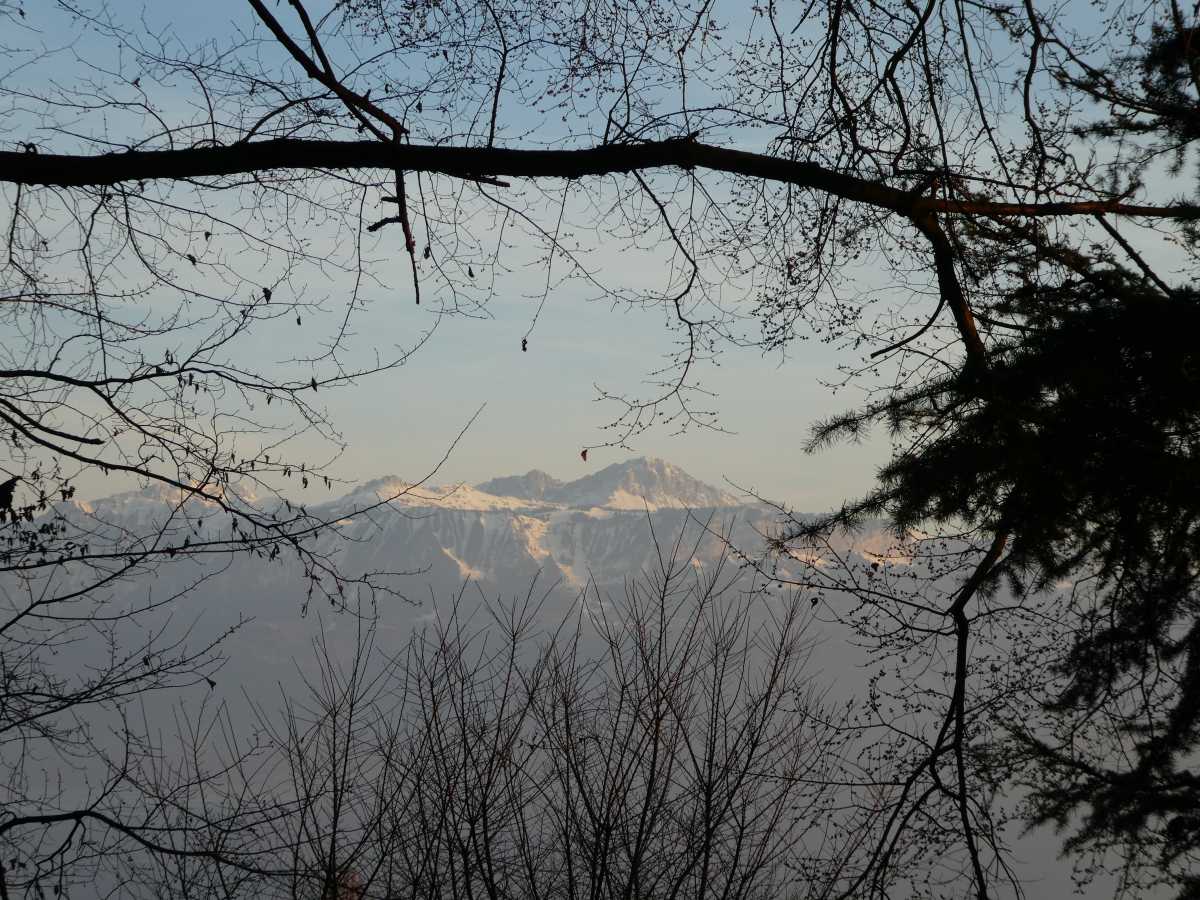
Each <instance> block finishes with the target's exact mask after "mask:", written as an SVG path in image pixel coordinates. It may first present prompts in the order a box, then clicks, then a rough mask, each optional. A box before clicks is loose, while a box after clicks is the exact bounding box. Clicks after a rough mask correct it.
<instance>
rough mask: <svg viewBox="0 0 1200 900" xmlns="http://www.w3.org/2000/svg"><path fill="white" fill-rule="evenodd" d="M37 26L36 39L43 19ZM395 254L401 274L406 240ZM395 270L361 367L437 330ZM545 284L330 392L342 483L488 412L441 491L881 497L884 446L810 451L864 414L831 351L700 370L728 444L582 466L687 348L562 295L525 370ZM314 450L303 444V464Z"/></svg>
mask: <svg viewBox="0 0 1200 900" xmlns="http://www.w3.org/2000/svg"><path fill="white" fill-rule="evenodd" d="M125 7H127V8H128V9H129V13H130V16H131V17H132V16H135V15H137V16H141V17H144V20H145V22H146V23H147V27H148V30H149V31H150V32H160V33H174V34H175V35H177V36H178V37H179V38H180V39H181V40H182V41H184V42H185V43H190V44H197V43H201V42H203V41H204V40H205V39H207V38H210V37H211V38H213V39H217V40H223V39H227V38H228V37H229V36H230V35H231V34H233V33H234V32H235V31H236V30H239V29H247V28H249V26H250V24H251V22H252V19H251V13H250V10H249V7H248V5H247V4H246V3H245V2H244V0H210V2H205V3H182V2H171V3H154V4H141V3H132V2H130V3H124V2H122V3H116V4H112V5H111V6H110V9H111V10H112V11H113V12H114V13H118V14H122V15H123V8H125ZM31 22H33V23H34V24H35V25H36V24H37V16H36V12H35V14H34V16H33V17H32V18H31ZM65 39H66V36H65V35H64V34H62V33H60V32H58V31H53V30H52V31H50V32H47V33H46V40H47V43H51V44H52V43H53V42H54V41H55V40H65ZM74 40H75V50H76V52H78V54H79V56H80V57H81V58H84V59H88V60H89V61H102V62H103V64H104V65H106V67H107V66H111V67H112V68H114V69H115V68H116V67H117V66H116V63H117V61H116V59H115V58H112V57H111V51H104V50H101V48H102V47H103V46H104V44H105V42H104V41H103V40H102V39H98V38H96V37H95V36H94V35H90V34H88V33H87V32H82V33H80V34H78V35H76V37H75V38H74ZM105 57H109V58H108V59H106V58H105ZM70 58H71V54H64V55H62V56H59V57H57V58H56V61H55V63H54V69H53V70H51V72H50V73H49V74H50V76H51V77H54V78H56V79H59V80H61V81H62V82H63V83H64V85H66V86H70V81H69V79H71V78H72V77H79V76H78V72H79V71H80V70H79V69H78V68H76V65H72V64H70ZM126 62H127V61H126ZM181 89H182V88H181ZM160 99H161V98H160ZM391 240H392V242H393V243H394V244H395V245H396V254H397V256H399V254H400V253H402V249H401V247H400V238H399V235H398V234H396V235H393V236H392V237H391ZM667 259H668V258H667V257H665V256H664V258H663V261H662V263H661V265H662V266H665V265H666V264H667ZM588 260H589V263H591V264H593V265H600V266H601V268H611V269H613V270H614V272H615V274H614V275H613V277H611V278H610V281H612V282H614V283H615V284H617V285H625V286H628V285H629V283H630V282H637V281H643V282H645V283H647V284H653V283H655V282H656V281H658V280H659V278H660V273H658V272H656V271H655V266H656V260H655V257H654V255H653V254H649V255H644V256H643V257H642V258H641V259H640V260H637V261H632V260H630V259H628V258H625V257H622V256H617V255H614V254H607V257H606V256H605V254H604V253H603V252H602V253H600V254H596V255H592V256H590V257H589V258H588ZM560 266H561V264H560ZM387 268H388V269H390V270H391V271H389V272H388V277H387V279H386V280H387V281H388V282H390V285H391V288H390V289H388V290H381V289H378V288H375V287H371V286H368V287H367V288H366V289H365V296H367V297H369V298H371V299H372V302H373V305H372V309H371V310H370V312H369V313H368V314H367V315H362V316H360V317H359V318H358V319H357V320H356V331H357V332H358V334H359V336H360V338H359V339H356V340H357V342H358V343H357V345H358V346H359V347H360V348H362V350H363V351H366V349H367V347H368V346H370V345H374V346H378V347H381V348H383V349H384V350H385V352H386V350H387V348H389V347H391V346H394V345H407V344H410V343H411V342H412V341H413V339H414V336H415V335H417V334H419V333H420V332H421V331H423V330H424V329H427V328H428V327H429V326H430V324H431V323H432V322H433V321H434V315H433V313H432V311H431V309H430V306H431V305H433V304H431V303H430V302H429V299H431V298H427V302H426V304H425V305H424V306H421V307H417V306H415V305H414V304H413V302H412V298H411V285H410V283H409V281H408V276H407V273H406V271H405V266H403V265H393V266H388V267H387ZM560 270H561V269H560ZM544 278H545V274H544V269H541V268H538V267H536V266H535V267H531V268H529V269H519V270H518V272H517V274H514V275H510V276H509V277H508V279H507V280H506V281H505V282H504V283H503V286H502V289H501V293H500V294H499V296H497V297H496V298H493V299H492V300H491V301H490V302H489V305H488V307H487V313H488V315H489V316H490V318H476V319H470V318H444V319H443V320H442V321H441V322H440V323H439V326H438V328H437V331H436V333H435V335H434V336H433V339H432V340H431V341H430V343H429V344H427V345H426V346H425V347H424V348H423V349H422V350H421V351H420V352H419V353H418V354H417V355H416V356H415V357H414V358H413V359H412V360H411V361H410V362H409V363H408V364H407V365H406V366H405V367H403V368H402V369H400V370H398V371H393V372H389V373H384V374H382V375H379V376H374V377H371V378H367V379H364V380H362V381H361V382H360V383H359V384H357V385H353V386H347V387H342V388H339V389H331V390H327V391H323V392H322V393H321V394H320V395H319V401H320V403H321V405H323V406H324V407H325V408H326V409H327V410H328V412H329V415H330V419H331V421H332V422H333V424H334V425H335V426H336V427H337V428H338V429H339V430H340V432H341V434H342V436H343V438H344V440H345V441H346V443H347V445H348V448H347V450H346V452H345V453H344V455H343V456H342V457H341V459H340V460H339V461H338V462H337V463H336V464H335V466H334V468H333V473H334V474H336V475H338V476H340V477H342V478H345V479H347V480H355V479H369V478H374V477H378V476H381V475H385V474H394V475H398V476H400V477H404V478H416V477H419V476H421V475H423V474H424V473H425V472H426V471H428V469H429V468H430V467H431V466H432V465H433V464H434V463H436V461H437V460H438V459H439V458H440V457H441V455H442V454H443V452H444V451H445V449H446V447H447V446H448V445H449V443H450V442H451V441H452V440H453V439H454V437H455V436H456V435H457V434H458V432H459V430H460V429H461V428H462V427H463V426H464V424H465V423H466V422H467V421H468V420H469V419H470V418H471V416H472V415H473V414H474V413H475V411H476V410H477V409H479V408H480V407H481V406H483V407H484V408H483V411H482V412H481V414H480V415H479V417H478V419H477V420H476V421H475V423H474V425H473V426H472V427H471V428H470V429H469V430H468V432H467V433H466V434H465V435H464V437H463V438H462V440H461V441H460V442H459V444H458V446H457V448H456V449H455V451H454V453H453V455H452V456H451V458H450V460H449V461H448V462H447V464H446V465H445V467H444V468H443V469H442V471H441V472H440V473H439V475H438V477H437V480H439V481H459V480H461V481H467V482H477V481H482V480H485V479H487V478H491V477H493V476H496V475H501V474H510V473H514V472H524V471H526V470H528V469H531V468H541V469H545V470H546V471H548V472H550V473H551V474H552V475H555V476H556V477H559V478H563V479H571V478H576V477H579V476H581V475H584V474H587V473H589V472H592V471H596V470H597V469H599V468H602V467H603V466H605V465H608V464H610V463H612V462H619V461H622V460H625V459H629V458H631V457H632V456H635V455H651V456H660V457H663V458H666V459H669V460H670V461H672V462H674V463H676V464H678V465H680V466H682V467H683V468H684V469H686V470H687V471H689V472H691V473H692V474H693V475H695V476H696V477H698V478H701V479H702V480H705V481H708V482H710V483H713V484H724V483H725V480H726V479H727V480H728V481H729V482H733V483H735V484H737V485H741V486H743V487H746V488H752V489H755V490H757V491H758V492H760V493H761V494H762V495H763V496H766V497H769V498H772V499H777V500H782V501H786V502H789V503H793V504H795V505H796V506H798V507H799V508H801V509H804V510H813V511H815V510H820V509H825V508H828V507H831V506H833V505H836V504H837V503H839V502H840V501H842V500H843V499H845V498H847V497H848V496H852V495H856V494H858V493H861V492H862V491H864V490H866V489H867V488H868V487H869V484H870V479H871V476H872V474H873V473H874V471H875V469H876V468H877V466H878V465H879V464H880V463H881V462H882V461H883V459H884V457H885V454H886V450H887V446H886V441H884V440H876V441H874V442H869V443H868V444H867V445H865V446H861V447H860V446H849V447H845V446H843V447H837V448H834V449H832V450H827V451H824V452H822V453H821V454H819V455H817V456H806V455H804V454H803V453H802V451H801V447H802V446H803V444H804V442H805V440H806V438H807V435H808V430H809V427H810V426H811V424H812V422H813V421H814V420H816V419H819V418H823V417H825V416H828V415H830V414H831V413H834V412H838V411H841V410H843V409H845V408H846V407H848V406H851V405H853V404H855V403H856V402H857V401H858V400H860V399H861V396H860V394H859V393H858V392H857V391H854V390H850V391H846V392H843V393H841V394H839V395H837V396H834V395H832V393H831V391H830V390H829V389H827V388H826V387H823V386H822V385H821V384H820V381H821V380H822V379H825V380H830V381H833V380H837V379H838V377H839V376H838V372H837V369H836V367H837V365H838V363H844V364H853V363H856V362H859V361H861V352H860V354H858V355H851V354H849V353H845V354H844V353H839V352H838V351H837V350H836V349H834V348H832V347H830V346H828V345H825V344H822V343H820V342H817V341H813V342H809V343H799V344H796V345H795V346H794V347H793V348H791V350H790V352H789V356H788V358H786V359H785V358H782V357H781V356H779V355H778V354H775V355H771V356H767V357H765V358H764V357H763V356H762V355H761V353H760V352H758V351H756V350H753V349H749V350H743V349H737V348H729V349H728V350H727V351H726V352H724V353H723V354H722V355H721V356H720V357H719V360H718V361H719V363H720V365H719V366H713V365H711V364H703V365H702V366H701V367H700V368H699V369H698V370H697V371H698V373H699V381H700V384H701V386H703V387H704V388H706V389H708V390H711V391H713V392H714V393H715V394H716V396H715V397H714V398H711V399H701V400H699V401H698V404H697V405H698V406H700V407H701V408H709V409H713V410H715V411H716V412H717V413H718V419H719V423H720V424H721V425H722V426H723V427H724V428H725V429H727V433H723V432H716V431H708V430H704V429H699V428H695V427H692V428H690V429H689V430H688V431H687V433H685V434H675V433H674V432H675V428H673V427H671V426H665V427H661V426H656V427H655V428H653V429H651V430H650V431H648V432H645V433H642V434H640V435H638V436H637V437H635V438H633V439H632V442H631V443H632V445H633V450H632V451H627V450H622V449H618V448H604V447H598V448H594V449H592V450H591V451H590V452H589V459H588V461H587V462H586V463H585V462H583V461H582V460H581V459H580V455H579V451H580V448H582V447H584V446H591V445H595V444H598V443H602V442H604V441H605V440H606V439H607V438H608V437H610V433H608V432H605V431H604V430H603V428H602V426H604V425H605V424H606V423H608V422H610V421H611V420H612V418H613V417H615V416H616V415H617V408H616V407H615V406H613V405H608V404H604V403H597V402H595V401H596V398H597V391H596V387H595V385H597V384H599V385H600V386H601V387H603V388H606V389H609V390H612V391H614V392H618V393H619V392H632V393H636V392H638V391H639V389H640V390H641V393H642V395H643V396H647V395H649V394H650V393H651V392H652V389H651V388H649V387H641V388H639V382H641V380H642V379H643V378H644V377H645V375H646V373H648V372H651V371H653V370H655V369H658V368H659V367H660V366H661V365H662V364H663V360H664V354H667V353H669V352H670V351H671V350H672V349H673V342H674V341H676V340H677V338H678V333H677V332H673V331H669V330H668V329H667V328H665V327H664V320H663V314H662V312H661V311H659V310H658V309H644V310H643V309H629V308H626V307H624V306H622V307H619V308H616V309H614V308H611V306H610V305H609V304H607V303H604V302H589V301H588V300H587V299H586V298H585V295H584V294H583V293H582V289H579V288H576V287H573V286H568V287H567V288H565V289H562V290H558V291H552V292H551V294H550V296H549V297H548V300H547V302H546V304H545V307H544V309H543V310H542V312H541V315H540V318H539V320H538V324H537V328H536V330H535V331H534V332H533V334H532V336H531V338H530V344H529V352H528V353H521V352H520V343H521V337H522V336H523V335H524V334H525V333H526V330H527V329H528V327H529V323H530V320H531V317H532V316H533V313H534V310H535V309H536V307H537V299H536V297H532V296H531V295H534V294H536V293H537V292H539V291H540V289H541V286H542V284H543V282H544ZM291 287H293V288H300V287H303V286H298V285H295V284H293V285H291ZM347 287H348V284H347V282H345V281H343V280H341V279H335V280H334V281H332V282H329V283H320V282H314V283H312V284H309V285H307V288H308V290H310V291H311V292H312V294H313V295H320V294H324V295H327V296H328V297H329V305H330V307H331V308H333V309H337V308H339V307H340V306H341V305H342V303H343V301H342V299H341V296H342V294H341V292H343V291H344V290H346V288H347ZM427 289H430V287H429V286H428V285H427ZM593 296H594V292H593ZM318 324H319V322H313V321H312V319H311V318H309V317H307V316H306V328H305V329H304V330H303V331H301V330H291V319H281V320H278V321H276V322H273V323H267V324H265V325H263V326H261V327H259V329H258V330H257V332H256V333H255V334H253V335H250V336H249V338H250V339H249V340H248V341H243V342H242V352H244V353H247V354H253V355H254V357H255V358H256V361H257V360H258V359H262V358H264V357H269V358H273V359H277V360H281V359H285V358H288V357H290V356H291V355H292V354H293V353H295V354H298V355H302V354H303V352H304V350H305V349H311V348H302V347H301V346H300V345H299V344H298V343H296V345H295V346H293V343H294V342H298V341H299V340H305V339H307V340H312V339H315V338H316V333H315V331H317V330H318V329H315V328H313V327H312V326H313V325H318ZM305 377H307V376H305ZM310 399H315V398H310ZM304 448H305V445H304V444H303V443H301V444H300V445H299V447H298V449H300V450H303V449H304ZM312 456H315V457H318V458H319V457H320V456H321V453H320V451H314V452H313V454H312ZM80 487H81V489H82V490H83V492H84V494H100V493H107V492H109V491H111V490H112V489H113V482H112V481H106V480H103V479H97V480H96V482H95V484H93V485H89V484H86V483H83V484H81V485H80Z"/></svg>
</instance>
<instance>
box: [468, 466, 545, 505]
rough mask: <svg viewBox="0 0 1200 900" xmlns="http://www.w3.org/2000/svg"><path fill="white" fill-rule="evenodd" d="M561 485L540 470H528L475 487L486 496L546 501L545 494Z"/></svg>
mask: <svg viewBox="0 0 1200 900" xmlns="http://www.w3.org/2000/svg"><path fill="white" fill-rule="evenodd" d="M562 486H563V483H562V482H561V481H559V480H558V479H557V478H555V477H553V476H552V475H547V474H546V473H545V472H543V471H542V470H541V469H530V470H529V471H528V472H526V473H525V474H524V475H506V476H503V477H501V478H493V479H492V480H491V481H485V482H484V483H483V484H478V485H476V487H477V488H478V489H479V490H481V491H484V492H486V493H488V494H496V495H497V496H500V497H516V498H517V499H518V500H546V499H549V498H548V497H547V494H549V493H552V492H554V491H555V490H557V489H558V488H561V487H562Z"/></svg>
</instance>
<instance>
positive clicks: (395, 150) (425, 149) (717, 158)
mask: <svg viewBox="0 0 1200 900" xmlns="http://www.w3.org/2000/svg"><path fill="white" fill-rule="evenodd" d="M670 166H676V167H679V168H684V169H708V170H710V171H714V172H724V173H727V174H731V175H742V176H745V177H747V178H760V179H764V180H767V181H776V182H781V183H786V184H793V185H797V186H799V187H805V188H811V189H813V190H818V191H823V192H825V193H829V194H833V195H836V196H838V197H842V198H844V199H846V200H852V201H855V202H858V203H866V204H868V205H870V206H874V207H878V208H881V209H886V210H891V211H893V212H897V213H900V214H902V215H905V216H908V217H911V218H922V217H924V216H927V215H928V214H930V213H951V214H965V215H983V216H1077V215H1078V216H1082V215H1086V216H1093V215H1096V214H1107V215H1118V216H1135V217H1143V218H1159V219H1179V220H1196V219H1200V205H1196V204H1188V203H1181V204H1172V205H1166V206H1152V205H1141V204H1132V203H1124V202H1121V201H1109V200H1087V201H1061V202H1049V203H1004V202H992V201H986V200H954V199H949V200H946V199H937V198H932V197H921V196H914V195H913V193H912V192H911V191H909V190H905V189H901V188H898V187H892V186H890V185H886V184H884V183H882V182H880V181H874V180H871V179H867V178H861V177H857V176H854V175H847V174H844V173H841V172H835V171H833V170H832V169H827V168H825V167H824V166H820V165H817V164H816V163H811V162H796V161H792V160H787V159H780V158H778V157H774V156H768V155H765V154H761V153H750V152H747V151H744V150H730V149H727V148H724V147H715V146H712V145H710V144H702V143H700V142H698V141H693V140H687V139H673V140H665V141H654V142H649V143H644V144H605V145H601V146H597V147H591V148H588V149H584V150H521V149H506V148H499V147H437V146H428V145H420V144H397V143H393V142H387V143H385V142H383V141H309V140H291V139H281V140H270V141H259V142H255V143H242V144H233V145H230V146H227V147H208V146H206V147H190V148H185V149H179V150H135V151H130V152H127V153H105V154H98V155H91V156H89V155H66V154H52V153H27V152H18V151H6V152H0V182H6V183H9V184H16V185H25V186H36V185H43V186H49V187H84V186H102V185H112V184H119V183H121V182H132V181H149V180H153V179H171V180H185V179H191V178H207V177H214V176H222V175H250V174H254V173H258V172H268V171H273V170H277V169H372V168H378V169H387V170H389V171H395V170H397V169H403V170H405V171H411V172H431V173H439V174H443V175H450V176H454V177H458V178H470V179H476V180H478V179H480V178H486V177H496V176H512V177H518V178H584V177H587V176H597V175H612V174H619V173H623V172H633V171H644V170H647V169H655V168H665V167H670Z"/></svg>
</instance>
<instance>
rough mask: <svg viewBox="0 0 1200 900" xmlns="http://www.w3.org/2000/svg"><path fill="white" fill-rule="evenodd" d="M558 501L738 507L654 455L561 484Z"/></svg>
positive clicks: (736, 501) (637, 506)
mask: <svg viewBox="0 0 1200 900" xmlns="http://www.w3.org/2000/svg"><path fill="white" fill-rule="evenodd" d="M555 499H557V500H558V501H559V502H565V503H566V504H567V505H569V506H603V507H607V508H609V509H643V508H645V507H649V508H650V509H659V508H672V507H673V508H680V509H681V508H684V507H688V508H703V507H713V506H737V505H739V503H740V502H741V501H740V500H739V499H738V498H737V497H735V496H733V495H732V494H728V493H726V492H725V491H722V490H719V489H718V488H715V487H712V486H711V485H708V484H705V483H704V482H703V481H700V480H699V479H696V478H693V477H692V476H691V475H689V474H688V473H687V472H685V471H684V470H683V469H681V468H679V466H676V465H673V464H672V463H669V462H667V461H666V460H665V459H657V458H655V457H645V456H643V457H639V458H637V459H631V460H626V461H624V462H619V463H613V464H612V465H610V466H606V467H605V468H603V469H601V470H600V471H599V472H596V473H595V474H593V475H586V476H584V477H583V478H580V479H578V480H576V481H572V482H571V483H570V484H567V485H563V488H562V490H561V492H560V496H559V497H556V498H555Z"/></svg>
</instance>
